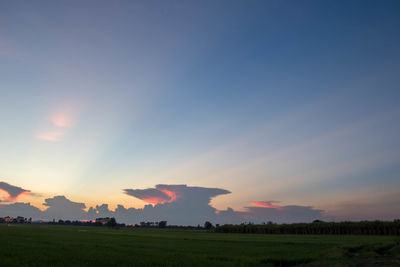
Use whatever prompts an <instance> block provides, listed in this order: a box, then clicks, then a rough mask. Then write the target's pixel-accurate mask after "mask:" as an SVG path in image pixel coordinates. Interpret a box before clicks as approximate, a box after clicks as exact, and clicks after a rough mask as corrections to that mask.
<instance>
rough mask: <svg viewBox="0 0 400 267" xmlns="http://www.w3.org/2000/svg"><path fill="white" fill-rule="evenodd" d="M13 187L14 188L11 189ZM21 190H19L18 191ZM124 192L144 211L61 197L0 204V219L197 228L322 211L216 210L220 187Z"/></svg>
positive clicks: (258, 204) (304, 218)
mask: <svg viewBox="0 0 400 267" xmlns="http://www.w3.org/2000/svg"><path fill="white" fill-rule="evenodd" d="M14 188H17V187H14ZM21 190H23V189H21ZM124 193H125V194H127V195H130V196H133V197H136V198H139V199H142V200H143V201H145V202H147V203H150V204H148V205H145V206H144V208H140V209H136V208H125V207H124V206H122V205H118V207H117V208H116V209H115V210H110V209H109V206H108V205H107V204H101V205H96V206H95V207H89V209H88V210H87V211H85V208H86V205H85V204H84V203H79V202H74V201H71V200H69V199H67V198H66V197H65V196H55V197H52V198H47V199H45V201H44V203H43V205H44V206H45V207H47V208H46V209H45V210H44V211H41V210H39V209H38V208H36V207H34V206H32V205H30V203H13V204H8V205H7V204H5V203H3V204H0V216H25V217H32V218H33V219H36V220H37V219H46V220H53V219H55V220H59V219H63V220H66V219H69V220H94V219H96V218H98V217H115V218H116V219H117V221H118V222H123V223H128V224H135V223H140V222H142V221H153V222H154V221H162V220H166V221H168V224H175V225H198V224H201V225H202V224H203V223H204V222H205V221H211V222H213V223H220V224H223V223H242V222H248V221H251V222H255V223H261V222H267V221H274V222H279V223H290V222H310V221H312V220H315V219H318V218H321V213H322V210H317V209H314V208H312V207H308V206H298V205H291V206H278V205H277V204H276V203H277V201H254V202H253V205H255V206H252V207H246V208H245V211H236V210H234V209H232V208H227V209H226V210H217V209H215V208H214V207H212V206H211V205H210V201H211V199H212V198H214V197H217V196H219V195H224V194H230V191H228V190H225V189H220V188H207V187H196V186H187V185H184V184H183V185H167V184H159V185H156V186H155V187H154V188H147V189H125V190H124Z"/></svg>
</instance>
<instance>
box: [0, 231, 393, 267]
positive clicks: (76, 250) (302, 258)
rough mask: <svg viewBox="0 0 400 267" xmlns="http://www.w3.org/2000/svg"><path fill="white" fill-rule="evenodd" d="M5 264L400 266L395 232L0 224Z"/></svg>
mask: <svg viewBox="0 0 400 267" xmlns="http://www.w3.org/2000/svg"><path fill="white" fill-rule="evenodd" d="M0 240H2V242H0V265H1V266H110V265H115V266H323V265H325V266H400V238H399V237H393V236H328V235H319V236H316V235H249V234H247V235H243V234H217V233H208V232H204V231H188V230H170V229H165V230H163V229H108V228H102V227H99V228H97V227H68V226H48V225H10V226H7V225H0Z"/></svg>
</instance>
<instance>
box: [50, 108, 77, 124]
mask: <svg viewBox="0 0 400 267" xmlns="http://www.w3.org/2000/svg"><path fill="white" fill-rule="evenodd" d="M50 121H51V122H52V123H53V124H54V126H56V127H60V128H69V127H71V126H72V124H73V121H74V118H73V116H72V114H70V113H67V112H60V113H55V114H53V115H52V116H51V118H50Z"/></svg>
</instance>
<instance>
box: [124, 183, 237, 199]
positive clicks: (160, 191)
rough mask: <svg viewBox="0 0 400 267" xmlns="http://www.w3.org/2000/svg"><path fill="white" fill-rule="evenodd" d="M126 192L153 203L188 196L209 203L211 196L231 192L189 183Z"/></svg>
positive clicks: (161, 185)
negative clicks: (189, 184)
mask: <svg viewBox="0 0 400 267" xmlns="http://www.w3.org/2000/svg"><path fill="white" fill-rule="evenodd" d="M124 192H125V194H127V195H130V196H133V197H136V198H138V199H141V200H143V201H145V202H147V203H151V204H164V203H171V202H176V201H178V202H180V201H182V200H185V202H186V201H187V200H188V198H187V197H188V196H190V198H189V199H191V198H196V200H201V201H202V202H206V203H207V204H208V203H209V202H210V200H211V198H213V197H216V196H218V195H223V194H229V193H230V192H229V191H228V190H224V189H219V188H205V187H193V186H187V185H166V184H159V185H156V186H155V188H147V189H124Z"/></svg>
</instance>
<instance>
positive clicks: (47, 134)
mask: <svg viewBox="0 0 400 267" xmlns="http://www.w3.org/2000/svg"><path fill="white" fill-rule="evenodd" d="M48 121H49V122H50V123H51V126H50V127H48V129H47V130H44V131H40V132H39V133H37V134H36V138H37V139H40V140H44V141H49V142H59V141H61V140H62V139H63V137H64V136H65V135H66V133H67V130H68V128H71V127H72V126H73V124H74V122H75V115H74V112H73V110H72V109H70V108H63V109H61V110H59V111H57V112H54V113H53V114H51V115H50V116H49V118H48Z"/></svg>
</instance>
